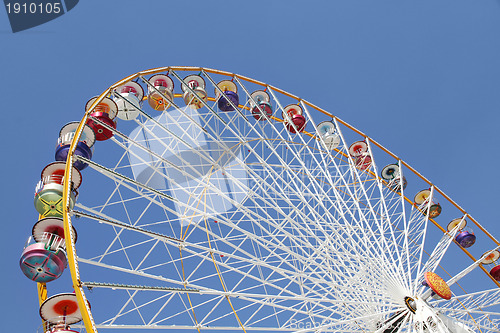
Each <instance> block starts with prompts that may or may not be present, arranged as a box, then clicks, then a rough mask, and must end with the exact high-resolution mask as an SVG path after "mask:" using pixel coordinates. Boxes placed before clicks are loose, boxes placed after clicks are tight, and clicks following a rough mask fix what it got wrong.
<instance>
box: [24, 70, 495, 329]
mask: <svg viewBox="0 0 500 333" xmlns="http://www.w3.org/2000/svg"><path fill="white" fill-rule="evenodd" d="M83 107H84V108H85V113H84V117H83V119H82V120H81V121H80V122H73V123H69V124H67V125H64V126H63V127H62V129H61V132H60V133H59V142H58V146H57V149H56V161H58V162H54V163H51V164H49V165H48V166H47V167H46V168H44V170H43V172H42V177H41V181H40V184H39V185H38V187H37V190H36V196H35V207H36V209H37V211H38V212H39V214H40V216H41V218H40V219H39V220H38V221H37V222H36V224H35V226H34V227H33V235H32V241H31V243H29V244H28V246H27V247H26V248H25V249H24V251H23V254H22V258H21V268H22V269H23V272H24V273H25V275H26V276H28V277H29V278H30V279H32V280H33V281H36V282H38V283H39V284H41V285H43V286H45V283H48V286H49V294H50V293H51V290H50V281H52V280H55V279H57V278H58V277H59V276H61V275H62V274H63V272H64V271H65V266H66V265H67V266H69V269H66V271H67V270H69V271H70V274H71V277H72V281H73V288H74V291H75V294H71V293H70V294H68V290H63V291H59V292H63V294H57V295H55V296H52V297H50V298H48V300H47V301H45V303H44V305H42V306H43V310H44V311H41V313H42V312H43V316H42V318H43V319H44V320H45V329H46V331H47V332H55V331H61V330H62V331H67V332H71V330H72V329H73V328H70V327H69V325H72V327H76V326H74V325H78V324H76V323H77V322H78V321H80V320H82V319H83V325H84V326H85V329H86V331H87V332H88V333H91V332H92V333H93V332H97V331H99V332H102V331H108V330H109V331H111V330H113V329H115V331H116V330H118V331H120V332H123V331H126V329H130V331H134V332H135V331H137V332H139V331H140V332H142V330H146V329H154V330H158V329H164V330H172V331H174V330H175V331H190V332H196V331H198V332H204V331H217V332H222V331H243V332H273V331H277V332H384V333H393V332H394V333H395V332H500V327H499V323H498V320H499V319H500V304H499V303H500V301H499V299H500V298H499V296H500V288H499V286H500V284H499V282H498V281H500V265H498V264H500V263H498V264H497V260H498V258H499V257H500V252H499V249H500V243H499V242H498V241H497V240H496V239H495V238H494V236H493V235H491V234H490V233H489V232H488V231H487V230H486V229H485V228H484V227H483V226H481V225H480V224H479V223H478V222H477V221H476V220H475V219H474V218H473V217H472V216H470V215H469V214H468V213H467V212H466V211H465V210H464V209H462V208H461V207H460V206H459V205H458V204H456V203H455V202H454V201H452V200H451V199H450V198H449V197H448V196H447V195H446V194H445V193H444V192H443V191H442V190H440V189H439V188H438V187H437V186H435V185H434V184H432V183H431V182H430V181H428V180H427V179H426V178H424V177H423V176H422V175H420V174H419V173H418V172H417V171H415V170H414V169H413V168H411V167H410V166H409V165H408V164H407V163H405V162H404V161H402V160H401V159H399V158H398V157H397V156H396V155H394V154H393V153H391V152H390V151H389V150H387V149H386V148H384V147H383V146H381V145H380V144H378V143H377V142H376V141H374V140H373V139H371V138H369V137H368V136H367V135H365V134H364V133H362V132H361V131H359V130H357V129H356V128H354V127H353V126H351V125H349V124H347V123H346V122H344V121H342V120H340V119H339V118H337V117H336V116H335V113H334V112H333V111H325V110H323V109H321V108H319V107H317V106H315V105H314V104H312V103H310V102H307V101H306V100H303V99H301V98H299V97H296V96H294V95H292V94H290V93H287V92H285V91H283V90H281V89H279V88H276V87H273V86H270V85H267V84H265V83H262V82H259V81H256V80H254V79H250V78H247V77H244V76H241V75H237V74H233V73H227V72H223V71H218V70H212V69H206V68H198V67H196V68H194V67H165V68H157V69H152V70H147V71H143V72H139V73H136V74H134V75H131V76H129V77H127V78H125V79H123V80H121V81H119V82H117V83H116V84H114V85H112V86H111V87H109V88H108V89H106V90H105V91H104V92H102V93H101V94H100V95H99V96H97V97H94V98H91V99H90V100H89V102H88V103H87V104H86V105H85V106H82V108H83ZM66 159H67V162H66V163H64V161H66ZM77 232H78V243H77V237H76V233H77ZM76 243H77V244H76ZM66 274H68V273H66ZM68 288H70V286H68ZM40 289H41V288H39V290H40ZM42 289H43V288H42ZM70 291H71V290H70ZM52 293H53V292H52ZM72 295H74V296H72ZM40 297H41V296H40ZM47 304H49V305H47ZM75 304H77V305H78V306H77V307H76V305H75ZM90 304H92V308H90ZM51 307H53V309H52V308H51ZM77 308H78V309H77ZM51 309H52V310H51ZM70 310H71V311H70ZM77 310H78V311H77ZM68 311H69V312H71V314H72V316H68V318H76V320H74V319H73V320H72V321H69V320H67V319H66V315H67V314H68ZM75 313H76V315H75ZM53 317H57V318H56V319H54V318H53Z"/></svg>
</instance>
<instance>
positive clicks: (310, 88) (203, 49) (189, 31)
mask: <svg viewBox="0 0 500 333" xmlns="http://www.w3.org/2000/svg"><path fill="white" fill-rule="evenodd" d="M499 17H500V1H496V0H481V1H477V0H447V1H445V0H437V1H430V0H425V1H400V0H399V1H398V0H391V1H389V0H381V1H365V0H351V1H345V0H343V1H340V0H338V1H277V0H273V1H233V2H227V1H225V2H223V1H189V2H188V1H185V2H181V1H179V2H173V1H157V0H149V1H130V0H120V1H116V0H115V1H113V0H108V1H96V0H91V1H81V2H80V3H79V4H78V5H77V6H76V7H75V8H74V9H73V10H72V11H70V12H69V13H67V14H65V15H63V16H62V17H60V18H58V19H56V20H54V21H51V22H49V23H47V24H44V25H42V26H39V27H35V28H33V29H30V30H27V31H24V32H19V33H16V34H13V33H12V32H11V30H10V26H9V23H8V19H7V14H6V13H5V11H4V10H0V41H1V45H2V47H1V49H2V51H1V52H0V75H1V76H2V80H1V81H0V91H1V96H2V97H3V98H2V110H3V114H4V121H3V130H2V131H1V132H0V138H1V141H2V142H3V143H4V144H3V146H2V148H1V149H2V155H3V158H2V161H3V163H2V165H1V167H0V168H1V172H2V174H3V182H4V184H3V191H2V194H1V198H2V199H1V200H2V203H3V204H2V206H3V208H4V213H3V225H4V227H5V228H6V229H7V230H8V231H6V232H5V236H6V237H4V239H5V242H6V244H5V243H4V247H3V248H4V250H5V258H6V262H5V265H4V271H3V274H2V275H1V278H0V279H1V283H2V292H3V294H4V297H3V300H4V304H3V305H0V308H2V309H3V315H2V317H3V318H5V319H7V318H8V319H9V320H4V322H3V324H2V326H3V330H5V331H8V330H9V329H13V327H16V328H17V329H18V330H19V331H25V332H29V331H32V332H33V331H34V330H35V328H36V327H37V326H38V325H39V323H40V322H39V317H38V306H37V300H36V288H35V285H34V284H33V283H32V282H30V281H29V280H27V279H26V278H25V277H24V276H23V275H22V274H21V272H20V270H19V268H18V260H19V257H20V254H21V250H22V247H23V244H24V242H25V240H26V239H27V237H28V236H29V234H30V232H31V227H32V225H33V223H35V222H36V220H37V213H36V211H35V210H34V207H33V204H32V201H33V191H34V186H35V184H36V182H37V181H38V180H39V175H40V172H41V170H42V168H43V167H44V166H45V165H46V164H48V163H50V162H52V161H53V154H54V147H55V144H56V142H57V135H58V132H59V129H60V128H61V127H62V126H63V125H64V124H66V123H67V122H70V121H74V120H79V119H80V118H81V117H82V115H83V111H84V105H85V103H86V101H87V100H88V99H89V98H90V97H92V96H95V95H98V94H99V93H100V92H101V91H102V90H104V89H105V88H107V87H108V86H110V85H111V84H112V83H114V82H116V81H118V80H120V79H122V78H123V77H125V76H128V75H129V74H132V73H135V72H137V71H140V70H144V69H148V68H154V67H161V66H170V65H178V66H182V65H185V66H203V67H209V68H214V69H221V70H226V71H230V72H235V73H238V74H242V75H245V76H248V77H251V78H255V79H257V80H260V81H264V82H267V83H269V84H271V85H274V86H276V87H279V88H281V89H283V90H285V91H288V92H290V93H293V94H295V95H297V96H300V97H302V98H304V99H306V100H308V101H310V102H312V103H314V104H316V105H318V106H320V107H323V108H324V109H326V110H329V111H330V112H332V113H334V114H335V115H337V116H338V117H340V118H341V119H343V120H345V121H347V122H349V123H350V124H352V125H354V126H355V127H357V128H358V129H360V130H362V131H364V132H365V133H366V134H368V135H369V136H371V137H372V138H374V139H375V140H377V141H378V142H379V143H381V144H382V145H384V146H385V147H387V148H389V149H390V150H391V151H392V152H394V153H395V154H396V155H398V156H399V157H401V158H402V159H403V160H405V161H406V162H408V163H409V164H410V165H412V166H413V167H414V168H415V169H417V170H418V171H419V172H421V173H422V174H423V175H424V176H426V177H427V178H428V179H430V180H431V181H432V182H433V183H435V184H437V185H438V186H439V187H440V188H441V189H442V190H444V191H445V192H446V193H447V194H448V195H450V196H451V197H452V198H453V199H454V200H455V201H456V202H458V203H459V204H460V205H461V206H462V207H463V208H464V209H465V210H467V211H468V212H469V213H470V214H471V215H472V216H474V217H475V218H476V219H477V220H478V221H479V222H480V223H482V224H483V225H484V226H485V227H486V228H488V230H489V231H490V232H492V233H493V234H496V235H500V227H499V226H498V214H497V210H496V208H497V206H498V203H497V200H498V194H497V193H498V188H499V186H500V181H499V179H498V177H497V176H496V171H497V170H496V169H497V166H498V165H499V163H500V157H499V154H498V152H497V146H498V144H499V139H498V131H497V129H498V126H499V125H498V124H499V123H500V115H499V109H500V94H499V91H500V56H499V55H500V38H499V37H500V36H499V35H500V19H499ZM65 275H66V277H67V275H68V273H65ZM49 288H50V286H49ZM58 291H59V290H57V291H56V290H54V292H58ZM60 291H62V290H60Z"/></svg>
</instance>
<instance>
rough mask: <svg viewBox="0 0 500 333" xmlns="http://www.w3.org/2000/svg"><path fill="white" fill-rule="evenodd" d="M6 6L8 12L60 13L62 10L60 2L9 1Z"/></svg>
mask: <svg viewBox="0 0 500 333" xmlns="http://www.w3.org/2000/svg"><path fill="white" fill-rule="evenodd" d="M5 7H6V8H7V13H8V14H11V13H13V14H59V13H60V12H61V10H62V9H61V3H60V2H46V3H34V2H31V3H27V2H23V3H21V2H7V3H5Z"/></svg>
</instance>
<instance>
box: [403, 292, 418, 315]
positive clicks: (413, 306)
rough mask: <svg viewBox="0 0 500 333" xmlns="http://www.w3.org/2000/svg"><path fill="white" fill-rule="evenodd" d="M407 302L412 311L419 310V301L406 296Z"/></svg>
mask: <svg viewBox="0 0 500 333" xmlns="http://www.w3.org/2000/svg"><path fill="white" fill-rule="evenodd" d="M405 304H406V306H407V307H408V310H410V311H411V312H412V313H415V312H417V302H415V300H414V299H413V298H411V297H409V296H406V297H405Z"/></svg>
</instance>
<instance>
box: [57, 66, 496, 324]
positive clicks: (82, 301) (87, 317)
mask: <svg viewBox="0 0 500 333" xmlns="http://www.w3.org/2000/svg"><path fill="white" fill-rule="evenodd" d="M171 71H200V73H204V72H207V73H211V74H220V75H225V76H228V77H233V78H238V79H241V80H243V81H246V82H251V83H254V84H257V85H260V86H262V87H263V88H264V89H270V90H271V89H272V90H274V91H277V92H280V93H282V94H284V95H286V96H288V97H290V98H293V99H296V100H297V102H298V103H304V104H305V105H307V106H309V107H312V108H314V109H315V110H317V111H319V112H321V113H323V114H325V115H326V116H328V117H331V119H332V120H335V121H337V122H339V123H341V124H342V125H344V126H346V127H348V128H349V129H351V130H353V131H354V132H356V133H358V134H360V135H361V136H363V137H364V138H365V140H366V141H368V142H369V144H370V145H371V144H373V145H375V146H377V147H378V148H380V149H382V150H383V151H385V152H386V153H388V154H389V155H390V156H392V157H393V158H395V159H396V163H401V164H402V165H404V166H406V167H407V168H408V169H409V170H410V171H412V172H413V173H414V174H415V175H417V176H418V177H419V178H420V179H422V180H423V181H424V182H426V183H427V184H429V186H431V187H433V189H434V191H437V192H438V193H439V194H441V195H442V196H443V197H444V198H445V199H446V200H447V201H448V202H450V203H451V204H452V205H454V206H455V207H456V208H458V209H459V210H460V211H462V213H464V217H467V218H468V219H470V221H472V222H473V223H474V224H475V225H476V226H478V227H479V228H480V229H481V230H483V231H484V232H485V233H486V234H488V235H490V237H491V239H492V240H493V241H494V242H496V243H497V245H500V243H499V242H498V241H497V240H496V239H495V238H494V237H493V236H492V235H491V234H489V233H488V232H487V231H486V230H485V229H484V228H483V227H482V226H481V225H480V224H479V223H478V222H477V221H476V220H475V219H474V218H473V217H472V216H470V215H469V214H468V213H467V212H466V211H465V210H463V209H462V208H461V207H460V206H459V205H458V204H456V203H455V202H454V201H453V200H452V199H451V198H450V197H448V196H447V195H446V194H445V193H444V192H443V191H441V190H440V189H439V188H438V187H437V186H435V185H434V184H432V183H431V182H430V181H428V180H427V179H426V178H425V177H423V176H422V175H420V174H419V173H418V172H417V171H416V170H414V169H413V168H412V167H411V166H409V165H408V164H407V163H406V162H404V161H403V160H401V159H399V158H398V157H397V156H396V155H395V154H393V153H391V152H390V151H389V150H387V149H386V148H385V147H383V146H382V145H380V144H379V143H378V142H376V141H374V140H373V139H371V138H370V137H368V136H366V135H365V134H364V133H363V132H361V131H359V130H357V129H355V128H354V127H353V126H351V125H349V124H348V123H345V122H344V121H342V120H341V119H339V118H338V117H336V116H335V115H333V114H331V113H329V112H327V111H325V110H323V109H321V108H319V107H317V106H315V105H314V104H312V103H309V102H307V101H306V100H303V99H301V98H299V97H297V96H294V95H292V94H290V93H287V92H285V91H283V90H281V89H279V88H276V87H273V86H270V85H268V84H265V83H263V82H260V81H257V80H254V79H250V78H247V77H244V76H241V75H238V74H234V73H230V72H225V71H219V70H213V69H209V68H203V67H175V66H169V67H161V68H154V69H150V70H146V71H141V72H137V73H135V74H132V75H130V76H128V77H126V78H124V79H122V80H120V81H117V82H116V83H114V84H113V85H111V86H110V87H109V88H108V89H106V90H105V91H103V92H102V93H101V94H100V95H99V96H98V97H96V98H95V100H94V101H93V102H92V103H91V105H90V106H89V107H88V108H87V110H86V111H85V114H84V116H83V118H82V120H81V121H80V122H79V126H78V128H77V130H76V133H77V134H76V135H75V136H74V138H73V141H72V143H71V146H70V152H69V154H68V160H67V162H66V172H67V174H71V172H72V168H71V166H72V164H73V162H74V152H75V149H76V145H77V143H78V141H79V138H80V136H81V134H82V131H83V127H84V126H85V124H86V121H87V119H88V117H89V116H90V114H91V113H92V112H93V110H94V109H95V107H96V106H97V105H98V104H99V103H100V102H101V101H102V100H103V99H105V98H107V97H106V96H108V95H109V94H110V93H112V91H113V90H114V89H115V88H117V87H119V86H121V85H123V84H125V83H126V82H128V81H131V80H133V79H136V78H140V77H142V76H144V75H151V74H152V75H155V74H159V73H164V72H166V73H170V72H171ZM274 120H275V121H280V119H276V118H274ZM375 177H377V176H375ZM63 185H64V193H63V200H64V205H63V206H64V214H63V219H64V232H65V239H66V243H67V244H66V247H67V249H68V254H69V255H68V266H69V267H70V271H71V278H72V281H73V285H74V286H78V287H77V288H75V293H76V296H77V299H78V303H79V305H80V306H82V305H83V309H84V311H82V316H83V320H84V323H85V326H86V328H87V331H88V332H89V333H90V332H95V327H96V325H95V323H94V322H93V319H92V315H91V312H90V309H88V308H87V304H88V302H87V300H86V297H85V294H84V291H83V288H82V287H81V280H80V279H79V275H78V274H79V273H78V271H79V268H78V262H77V261H76V260H75V257H76V248H75V246H74V242H73V237H70V235H71V232H72V231H71V228H72V223H71V217H70V216H71V215H70V214H71V212H70V211H69V209H68V208H69V204H68V198H69V193H70V184H69V182H67V181H66V178H65V180H64V184H63ZM407 200H408V199H407ZM430 220H431V219H430ZM432 222H433V221H432ZM435 225H436V226H438V228H440V229H441V231H443V232H444V233H446V232H447V230H445V229H443V228H442V227H440V226H439V225H438V224H436V223H435ZM463 250H464V251H465V252H466V253H467V254H468V255H469V256H470V257H471V258H473V257H472V255H471V254H469V253H468V251H467V250H465V249H463ZM77 290H78V291H77Z"/></svg>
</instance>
